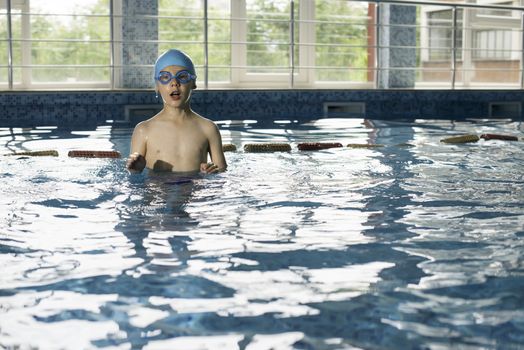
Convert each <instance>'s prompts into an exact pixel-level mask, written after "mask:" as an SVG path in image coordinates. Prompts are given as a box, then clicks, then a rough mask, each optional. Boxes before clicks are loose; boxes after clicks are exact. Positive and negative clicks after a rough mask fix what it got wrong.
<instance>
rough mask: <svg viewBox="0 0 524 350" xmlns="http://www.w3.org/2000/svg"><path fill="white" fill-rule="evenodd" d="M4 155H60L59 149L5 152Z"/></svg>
mask: <svg viewBox="0 0 524 350" xmlns="http://www.w3.org/2000/svg"><path fill="white" fill-rule="evenodd" d="M4 156H30V157H58V151H56V150H54V149H53V150H45V151H23V152H14V153H8V154H4Z"/></svg>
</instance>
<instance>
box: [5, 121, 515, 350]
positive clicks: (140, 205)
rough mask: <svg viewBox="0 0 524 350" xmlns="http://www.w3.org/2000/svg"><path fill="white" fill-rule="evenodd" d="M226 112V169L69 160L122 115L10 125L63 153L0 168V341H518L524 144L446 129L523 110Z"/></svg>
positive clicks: (8, 136) (48, 345)
mask: <svg viewBox="0 0 524 350" xmlns="http://www.w3.org/2000/svg"><path fill="white" fill-rule="evenodd" d="M219 125H220V129H221V132H222V135H223V142H224V143H234V144H236V145H237V147H239V150H238V151H237V152H228V153H226V159H227V161H228V164H229V169H228V171H227V172H225V173H221V174H217V175H209V176H201V175H195V176H190V177H188V176H185V177H181V176H177V175H174V174H166V173H147V172H144V173H143V174H139V175H136V174H135V175H130V174H128V173H127V172H126V171H125V170H124V163H125V159H116V160H115V159H80V158H68V157H67V151H68V150H70V149H97V150H111V149H114V150H118V151H120V152H122V154H127V153H128V151H129V139H130V133H131V129H128V128H118V127H115V126H102V127H99V128H98V129H96V130H76V131H71V130H61V129H57V128H53V127H49V128H46V127H42V128H35V129H9V128H3V129H0V145H1V146H0V147H2V148H1V149H2V150H3V152H2V153H9V152H11V151H20V150H43V149H55V150H58V151H59V154H60V156H59V157H2V162H1V163H0V179H1V181H0V213H1V214H0V266H2V273H1V274H0V315H1V316H0V348H7V349H11V348H17V349H18V348H19V349H30V348H31V349H33V348H38V349H97V348H101V349H247V350H253V349H359V348H360V349H448V348H454V349H521V348H524V293H523V291H524V142H523V141H518V142H508V141H498V140H492V141H484V140H481V141H479V142H477V143H469V144H458V145H447V144H443V143H441V142H440V140H441V139H442V138H445V137H449V136H454V135H457V134H479V135H480V134H482V133H500V134H510V135H516V136H519V137H521V136H522V132H523V126H522V125H521V123H520V122H515V121H512V120H466V121H460V122H458V121H439V120H415V121H409V122H401V121H398V122H386V121H379V120H363V119H320V120H315V121H311V122H307V123H299V122H296V121H284V120H283V121H277V122H275V123H272V122H271V123H257V122H254V121H247V120H246V121H222V122H220V123H219ZM307 141H323V142H341V143H342V144H344V145H346V144H348V143H373V144H382V145H384V147H379V148H369V149H367V148H347V147H343V148H336V149H329V150H323V151H314V152H303V151H298V150H297V148H296V145H297V143H299V142H307ZM252 142H289V143H291V145H292V147H293V150H292V151H291V152H284V153H261V154H255V153H245V152H243V151H242V145H244V144H246V143H252Z"/></svg>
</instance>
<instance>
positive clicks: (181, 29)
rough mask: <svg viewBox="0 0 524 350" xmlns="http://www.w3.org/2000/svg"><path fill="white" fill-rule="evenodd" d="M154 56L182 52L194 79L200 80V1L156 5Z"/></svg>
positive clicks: (201, 40) (201, 14)
mask: <svg viewBox="0 0 524 350" xmlns="http://www.w3.org/2000/svg"><path fill="white" fill-rule="evenodd" d="M158 15H159V16H160V18H159V20H158V40H159V41H160V44H159V46H158V54H161V53H163V52H165V51H167V50H169V49H179V50H182V51H184V52H186V53H187V54H188V55H189V56H190V57H191V59H192V60H193V63H194V65H195V68H196V70H197V76H199V77H203V75H202V72H200V71H199V67H202V66H203V65H204V49H203V47H204V45H203V42H204V7H203V1H201V0H186V1H183V2H181V1H170V0H160V1H159V3H158Z"/></svg>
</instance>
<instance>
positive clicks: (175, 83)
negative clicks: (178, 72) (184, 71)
mask: <svg viewBox="0 0 524 350" xmlns="http://www.w3.org/2000/svg"><path fill="white" fill-rule="evenodd" d="M173 85H174V86H180V82H179V81H178V80H177V79H176V78H173V79H171V86H173Z"/></svg>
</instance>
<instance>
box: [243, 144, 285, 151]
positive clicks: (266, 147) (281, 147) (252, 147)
mask: <svg viewBox="0 0 524 350" xmlns="http://www.w3.org/2000/svg"><path fill="white" fill-rule="evenodd" d="M289 151H291V146H290V145H289V144H288V143H247V144H245V145H244V152H252V153H264V152H289Z"/></svg>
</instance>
